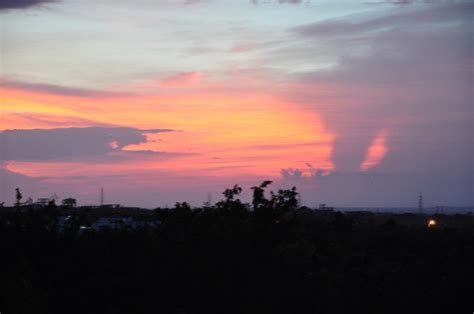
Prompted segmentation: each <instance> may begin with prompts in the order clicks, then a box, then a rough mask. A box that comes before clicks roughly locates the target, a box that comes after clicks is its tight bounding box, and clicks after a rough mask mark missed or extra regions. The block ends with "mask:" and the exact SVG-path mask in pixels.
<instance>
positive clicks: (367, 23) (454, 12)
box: [293, 2, 474, 37]
mask: <svg viewBox="0 0 474 314" xmlns="http://www.w3.org/2000/svg"><path fill="white" fill-rule="evenodd" d="M473 10H474V3H470V2H466V3H452V4H443V5H432V6H431V7H428V8H426V7H425V8H423V9H417V10H412V9H407V10H403V9H402V10H396V11H395V12H393V11H391V14H387V15H383V16H377V17H374V18H369V19H365V20H362V21H350V20H347V19H345V20H328V21H322V22H317V23H313V24H307V25H302V26H298V27H295V28H294V29H293V30H294V31H295V32H297V33H299V34H301V35H304V36H314V37H321V36H324V37H334V36H352V35H357V34H361V33H366V32H372V31H378V30H384V29H387V28H397V27H398V28H406V27H413V26H414V25H416V26H420V25H422V24H425V23H442V22H446V21H453V20H457V21H462V20H469V19H472V12H473Z"/></svg>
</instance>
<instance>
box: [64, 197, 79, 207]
mask: <svg viewBox="0 0 474 314" xmlns="http://www.w3.org/2000/svg"><path fill="white" fill-rule="evenodd" d="M62 205H63V206H64V207H66V208H69V209H73V208H76V206H77V200H76V199H75V198H65V199H63V201H62Z"/></svg>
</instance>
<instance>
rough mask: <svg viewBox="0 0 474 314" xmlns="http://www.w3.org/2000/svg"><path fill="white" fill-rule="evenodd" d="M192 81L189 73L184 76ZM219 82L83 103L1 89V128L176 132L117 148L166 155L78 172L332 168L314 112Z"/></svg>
mask: <svg viewBox="0 0 474 314" xmlns="http://www.w3.org/2000/svg"><path fill="white" fill-rule="evenodd" d="M197 77H199V75H197V74H192V75H190V77H188V78H187V79H188V80H189V79H191V80H193V79H194V80H195V79H196V78H197ZM183 80H184V81H186V79H183ZM178 81H179V80H178ZM225 84H230V85H225ZM225 84H224V83H222V84H221V85H218V84H215V86H214V88H212V89H209V90H208V89H202V88H199V89H198V90H192V89H188V90H187V91H186V93H183V92H173V91H172V90H170V91H168V92H166V93H160V94H158V95H157V94H150V95H123V96H118V95H113V94H111V95H109V96H103V95H101V97H96V98H94V97H91V98H86V99H84V97H74V96H64V95H52V94H50V93H46V92H41V91H38V90H36V91H31V90H22V89H20V88H5V87H4V88H3V89H2V91H1V92H2V96H3V97H4V99H5V100H6V101H5V102H4V104H5V105H4V106H3V108H2V109H1V110H2V112H1V113H2V114H1V116H0V120H1V122H2V129H8V128H16V129H33V128H48V127H49V128H55V127H77V126H97V125H115V126H126V127H133V128H139V129H154V128H160V129H162V128H166V129H175V130H180V132H172V133H167V134H164V133H163V134H147V137H148V141H147V142H146V143H142V144H138V145H129V146H126V147H124V148H123V150H125V151H156V152H164V153H172V154H171V155H170V156H172V157H167V156H139V157H136V158H128V159H126V160H123V161H120V162H114V163H113V164H109V165H104V164H100V165H98V164H93V163H91V162H88V163H83V164H81V165H80V166H79V165H74V167H73V168H74V169H77V170H78V173H81V174H85V173H90V174H92V175H97V176H99V175H111V174H113V173H135V174H137V173H140V172H143V173H147V174H149V175H152V174H153V173H158V172H163V171H167V172H173V173H174V174H175V175H177V176H190V175H191V176H198V177H199V176H217V177H221V176H229V177H236V176H245V175H246V176H255V177H259V178H264V177H279V175H280V169H282V168H290V167H293V168H302V167H304V165H305V164H306V163H308V162H309V163H311V164H315V165H317V166H318V168H322V169H327V170H331V169H333V168H334V165H333V163H332V160H331V155H332V149H333V141H334V138H335V135H334V134H333V133H331V132H329V131H327V129H326V128H325V125H324V124H323V123H322V121H321V119H320V117H319V116H318V115H317V114H315V113H314V111H311V110H308V109H305V108H303V107H299V106H298V105H297V104H294V103H291V102H289V101H286V100H285V101H284V100H282V99H281V98H280V97H278V96H277V95H274V94H272V93H271V92H268V91H265V90H263V91H256V90H252V89H249V90H247V92H246V91H245V90H244V89H245V88H244V87H242V90H241V91H236V90H235V89H234V90H232V92H228V90H227V88H226V87H227V86H230V89H231V88H233V87H234V86H233V85H238V84H235V82H234V83H232V84H231V83H229V82H228V83H225ZM3 92H5V93H3ZM110 145H113V143H111V144H110ZM180 153H181V154H180ZM165 155H166V154H165ZM10 168H11V170H12V171H13V170H14V171H17V172H20V173H24V174H28V175H31V176H49V177H51V176H57V177H61V176H66V174H68V175H71V176H74V175H75V173H70V172H71V170H70V169H71V165H70V164H66V163H61V162H54V163H40V162H36V163H33V162H29V163H26V162H23V163H21V162H16V163H13V164H12V165H10ZM79 169H80V170H79Z"/></svg>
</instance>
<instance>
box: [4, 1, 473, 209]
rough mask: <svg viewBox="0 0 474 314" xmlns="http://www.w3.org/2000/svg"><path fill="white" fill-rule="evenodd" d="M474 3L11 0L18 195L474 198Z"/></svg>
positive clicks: (84, 200) (10, 121)
mask: <svg viewBox="0 0 474 314" xmlns="http://www.w3.org/2000/svg"><path fill="white" fill-rule="evenodd" d="M473 14H474V3H473V2H472V1H454V0H453V1H409V0H405V1H402V0H398V1H383V0H367V1H356V0H354V1H329V0H327V1H325V0H313V1H309V0H302V1H298V0H286V1H285V0H274V1H272V0H265V1H264V0H262V1H256V0H253V1H248V0H207V1H206V0H201V1H199V0H187V1H183V0H134V1H129V0H115V1H106V0H100V1H99V0H57V1H46V0H21V1H20V0H18V1H13V0H1V1H0V19H1V33H0V35H1V42H0V44H1V49H0V53H1V64H0V66H1V67H0V97H1V100H0V101H1V102H0V145H1V146H0V202H6V205H11V204H12V203H13V201H14V196H15V194H14V189H15V188H16V187H20V188H21V189H22V191H23V195H24V196H25V198H26V197H29V196H31V197H32V198H33V199H36V198H38V197H49V196H51V195H53V194H56V195H58V196H59V198H65V197H75V198H77V199H78V201H79V204H80V205H86V204H97V203H98V202H99V191H100V189H101V188H104V190H105V195H106V196H105V198H106V202H107V203H121V204H124V205H137V206H144V207H149V208H153V207H156V206H164V205H173V204H174V202H176V201H188V202H190V203H191V204H193V205H196V206H197V205H200V204H202V202H204V201H206V200H207V198H208V193H211V197H212V200H213V201H214V202H215V201H217V200H218V199H220V198H221V196H222V195H221V192H222V191H223V190H224V189H225V188H226V187H230V186H233V185H234V184H240V185H241V186H243V187H244V190H246V193H244V196H243V197H244V199H248V195H249V193H248V189H249V188H250V187H251V186H252V185H257V184H259V183H260V182H261V181H263V180H273V181H274V184H272V185H271V186H270V187H271V188H273V189H278V188H283V187H285V188H287V187H292V186H296V187H297V188H298V190H299V191H300V192H301V195H302V202H303V204H304V205H307V206H316V205H318V204H320V203H327V204H329V205H334V206H368V207H377V206H396V207H402V206H408V207H415V206H416V204H417V197H418V194H419V193H423V195H424V198H425V203H426V205H427V206H443V205H454V206H471V205H474V196H473V195H474V193H473V191H474V166H473V158H474V156H473V155H474V154H473V153H474V140H473V134H474V112H473V111H474V110H473V99H474V98H473V96H474V95H473V66H474V62H473V61H474V57H473V29H474V28H473V20H474V19H473Z"/></svg>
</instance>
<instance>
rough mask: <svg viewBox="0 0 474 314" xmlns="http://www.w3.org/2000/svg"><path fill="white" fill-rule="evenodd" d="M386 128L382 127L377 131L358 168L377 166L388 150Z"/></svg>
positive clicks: (364, 169) (364, 168)
mask: <svg viewBox="0 0 474 314" xmlns="http://www.w3.org/2000/svg"><path fill="white" fill-rule="evenodd" d="M387 137H388V130H386V129H383V130H381V131H379V132H378V133H377V135H376V136H375V137H374V139H373V140H372V143H371V144H370V146H369V148H368V149H367V153H366V155H365V159H364V161H363V162H362V163H361V165H360V170H362V171H367V170H369V169H371V168H373V167H376V166H378V165H379V164H380V163H381V162H382V160H383V159H384V157H385V155H386V154H387V152H388V146H387Z"/></svg>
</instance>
